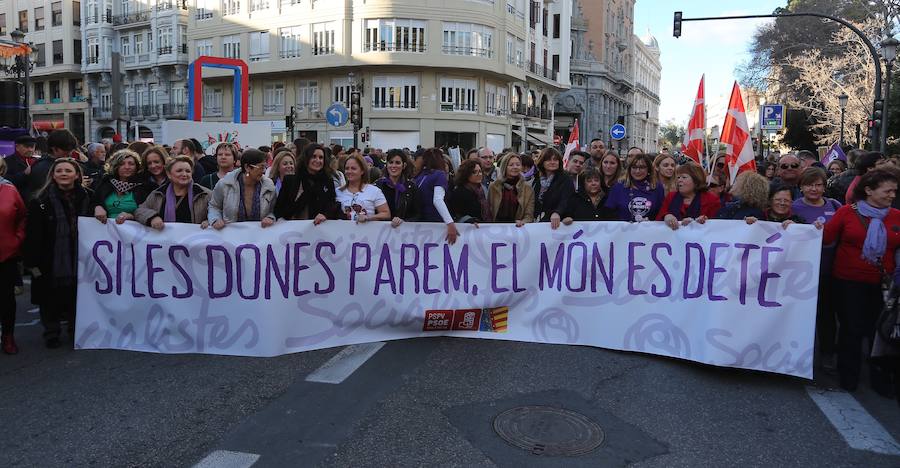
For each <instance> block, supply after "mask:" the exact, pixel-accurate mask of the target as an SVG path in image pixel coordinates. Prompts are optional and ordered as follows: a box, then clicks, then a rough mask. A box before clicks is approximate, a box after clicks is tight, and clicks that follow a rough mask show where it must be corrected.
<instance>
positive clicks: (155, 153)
mask: <svg viewBox="0 0 900 468" xmlns="http://www.w3.org/2000/svg"><path fill="white" fill-rule="evenodd" d="M168 159H169V153H168V152H167V151H166V149H165V148H163V147H162V146H159V145H154V146H151V147H149V148H147V149H146V151H144V153H143V154H142V155H141V167H143V168H144V179H143V180H144V185H146V186H147V190H148V191H153V190H156V189H158V188H159V187H161V186H162V185H164V184H165V183H166V182H167V181H168V180H169V179H168V178H167V177H166V162H167V161H168Z"/></svg>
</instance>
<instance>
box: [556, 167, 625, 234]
mask: <svg viewBox="0 0 900 468" xmlns="http://www.w3.org/2000/svg"><path fill="white" fill-rule="evenodd" d="M616 160H617V161H618V158H616ZM579 177H580V178H581V181H580V182H579V184H578V186H579V190H578V192H576V193H574V194H572V196H571V198H569V202H568V203H566V211H565V213H563V220H562V223H563V224H565V225H567V226H568V225H569V224H572V222H573V221H615V220H618V214H617V213H616V211H615V210H613V209H611V208H607V207H606V195H607V194H606V192H605V191H604V190H603V179H604V174H602V173H601V172H600V171H599V170H598V169H596V168H587V169H585V170H584V171H582V173H581V174H580V175H579Z"/></svg>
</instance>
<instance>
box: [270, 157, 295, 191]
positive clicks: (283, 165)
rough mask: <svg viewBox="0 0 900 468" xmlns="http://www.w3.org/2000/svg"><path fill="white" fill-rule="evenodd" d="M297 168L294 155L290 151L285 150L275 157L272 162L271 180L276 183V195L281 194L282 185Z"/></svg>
mask: <svg viewBox="0 0 900 468" xmlns="http://www.w3.org/2000/svg"><path fill="white" fill-rule="evenodd" d="M295 167H296V161H295V160H294V153H292V152H291V151H290V150H288V149H283V150H280V151H279V152H278V154H276V155H275V158H274V159H273V160H272V167H271V168H270V169H269V178H270V179H272V182H274V183H275V193H280V192H281V184H282V183H283V181H284V178H285V177H287V176H289V175H293V174H294V171H295Z"/></svg>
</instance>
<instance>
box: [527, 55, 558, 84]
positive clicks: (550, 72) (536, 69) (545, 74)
mask: <svg viewBox="0 0 900 468" xmlns="http://www.w3.org/2000/svg"><path fill="white" fill-rule="evenodd" d="M528 71H529V72H530V73H532V74H534V75H537V76H539V77H542V78H546V79H548V80H551V81H556V77H557V75H558V74H559V71H558V70H554V69H552V68H547V67H545V66H543V65H541V64H539V63H537V62H532V61H530V60H529V61H528Z"/></svg>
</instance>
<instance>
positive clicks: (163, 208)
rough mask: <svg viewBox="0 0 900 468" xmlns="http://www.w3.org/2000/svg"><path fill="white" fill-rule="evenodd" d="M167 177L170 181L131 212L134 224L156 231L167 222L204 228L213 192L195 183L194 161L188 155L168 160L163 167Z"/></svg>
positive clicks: (207, 223) (206, 223)
mask: <svg viewBox="0 0 900 468" xmlns="http://www.w3.org/2000/svg"><path fill="white" fill-rule="evenodd" d="M166 175H167V176H168V177H169V182H168V183H167V184H164V185H163V186H162V187H160V188H158V189H156V190H154V191H153V192H151V193H150V195H148V196H147V199H146V200H145V201H144V203H142V204H141V206H140V207H138V209H137V211H135V212H134V219H135V221H137V222H139V223H141V224H145V225H147V226H150V227H152V228H153V229H156V230H158V231H161V230H162V229H163V228H164V227H165V225H166V223H190V224H199V225H200V227H201V228H202V229H206V227H207V226H209V222H208V221H207V220H206V216H207V214H208V206H209V196H210V195H211V194H212V192H210V191H209V189H207V188H206V187H204V186H202V185H200V184H196V183H194V160H193V159H191V158H190V157H188V156H178V157H176V158H173V159H170V160H169V162H168V163H167V164H166Z"/></svg>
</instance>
